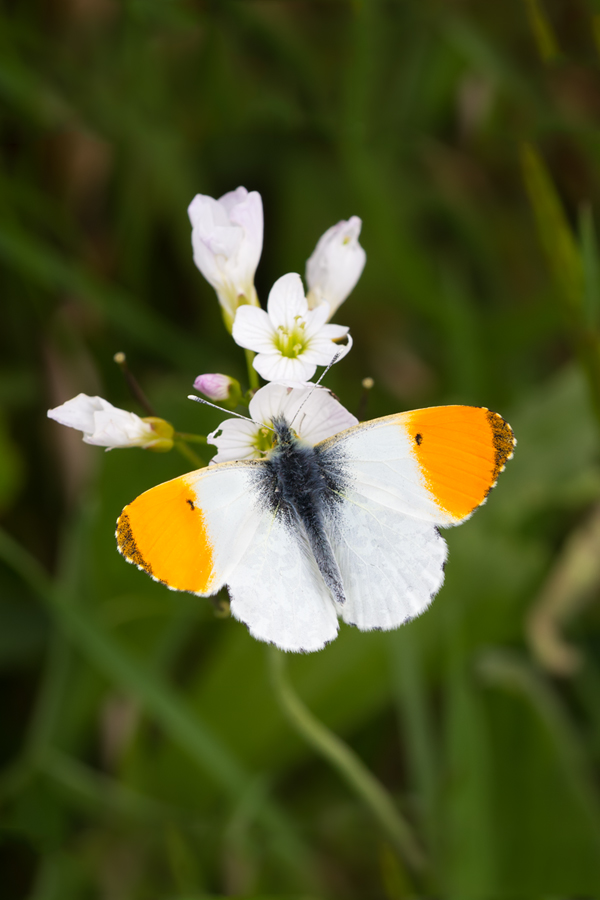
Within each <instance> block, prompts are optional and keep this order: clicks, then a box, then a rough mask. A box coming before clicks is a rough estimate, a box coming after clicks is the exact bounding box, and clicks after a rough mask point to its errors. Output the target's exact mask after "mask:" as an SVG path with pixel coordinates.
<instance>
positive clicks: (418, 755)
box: [388, 626, 439, 870]
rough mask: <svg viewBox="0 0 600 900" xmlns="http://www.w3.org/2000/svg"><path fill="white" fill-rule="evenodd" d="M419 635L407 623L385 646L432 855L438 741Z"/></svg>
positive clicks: (436, 826) (436, 817)
mask: <svg viewBox="0 0 600 900" xmlns="http://www.w3.org/2000/svg"><path fill="white" fill-rule="evenodd" d="M418 635H419V632H418V630H417V628H415V627H410V626H409V627H407V628H404V629H401V630H399V631H395V632H393V633H392V634H390V635H389V645H388V646H389V659H390V669H391V679H392V691H393V694H394V697H395V700H396V708H397V710H398V719H399V722H400V729H401V733H402V743H403V746H404V747H405V752H406V753H407V755H408V762H409V766H410V773H411V781H412V788H413V790H414V793H415V794H416V796H418V797H419V798H420V801H421V807H420V809H419V813H420V814H421V819H422V823H423V830H424V832H425V834H426V836H427V842H428V844H429V852H430V854H431V855H432V856H433V858H434V859H435V856H436V851H437V843H438V842H437V837H438V835H439V809H438V788H439V784H438V778H439V769H438V766H439V759H438V754H437V749H436V748H437V746H438V741H437V740H436V736H435V733H434V728H433V722H432V720H431V715H430V712H429V706H428V699H427V691H426V686H425V683H424V677H423V660H422V650H421V644H420V641H419V636H418ZM436 868H437V866H435V865H433V866H432V869H434V870H435V869H436Z"/></svg>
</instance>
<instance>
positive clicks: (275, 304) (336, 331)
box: [232, 273, 352, 381]
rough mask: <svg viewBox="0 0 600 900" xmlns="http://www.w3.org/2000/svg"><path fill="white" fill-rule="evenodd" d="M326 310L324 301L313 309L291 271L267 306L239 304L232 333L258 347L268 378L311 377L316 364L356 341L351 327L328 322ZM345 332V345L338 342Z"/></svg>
mask: <svg viewBox="0 0 600 900" xmlns="http://www.w3.org/2000/svg"><path fill="white" fill-rule="evenodd" d="M328 316H329V306H328V305H327V304H326V303H322V304H321V305H320V306H318V307H317V308H316V309H313V310H309V308H308V303H307V301H306V297H305V296H304V289H303V287H302V280H301V278H300V276H299V275H295V274H293V273H290V274H289V275H283V276H282V277H281V278H279V279H278V280H277V281H276V282H275V284H274V285H273V287H272V288H271V293H270V294H269V300H268V302H267V312H265V311H264V310H262V309H256V308H255V307H253V306H240V308H239V309H238V311H237V313H236V317H235V321H234V323H233V331H232V335H233V339H234V341H235V342H236V343H237V344H239V345H240V347H246V349H247V350H254V351H255V352H256V353H258V356H256V357H255V358H254V361H253V366H254V368H255V369H256V371H257V372H258V374H259V375H262V377H263V378H264V379H265V380H266V381H308V380H309V379H310V378H312V376H313V375H314V374H315V371H316V368H317V366H328V365H329V363H330V362H332V360H333V358H334V357H335V356H336V354H338V355H339V357H340V358H341V357H342V356H345V355H346V353H347V352H348V351H349V350H350V347H351V346H352V340H351V338H350V335H349V334H348V329H347V328H345V327H343V326H341V325H326V324H325V322H326V321H327V318H328ZM344 337H347V339H348V341H347V343H346V344H345V345H344V346H339V345H338V344H334V341H337V340H340V339H341V338H344Z"/></svg>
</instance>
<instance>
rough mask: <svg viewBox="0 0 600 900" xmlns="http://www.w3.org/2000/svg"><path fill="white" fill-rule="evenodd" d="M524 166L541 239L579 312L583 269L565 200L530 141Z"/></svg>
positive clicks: (573, 310) (570, 307) (572, 310)
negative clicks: (563, 204) (567, 214)
mask: <svg viewBox="0 0 600 900" xmlns="http://www.w3.org/2000/svg"><path fill="white" fill-rule="evenodd" d="M521 166H522V170H523V177H524V180H525V186H526V188H527V193H528V194H529V200H530V202H531V205H532V207H533V211H534V214H535V219H536V224H537V228H538V233H539V236H540V240H541V242H542V246H543V248H544V251H545V254H546V258H547V260H548V263H549V265H550V268H551V269H552V272H553V274H554V278H555V280H556V283H557V285H558V287H559V289H560V292H561V295H562V299H563V302H564V304H565V306H566V309H567V312H568V313H569V314H570V315H579V314H580V311H581V305H582V298H583V269H582V265H581V258H580V255H579V250H578V247H577V244H576V241H575V238H574V237H573V233H572V231H571V228H570V226H569V223H568V222H567V218H566V216H565V213H564V209H563V206H562V203H561V201H560V199H559V197H558V194H557V192H556V189H555V187H554V185H553V184H552V180H551V178H550V175H549V174H548V170H547V169H546V166H545V165H544V163H543V161H542V159H541V157H540V156H539V154H538V152H537V151H536V150H535V148H534V147H533V146H532V145H531V144H529V143H527V142H525V143H523V144H522V146H521ZM569 324H572V323H570V322H569Z"/></svg>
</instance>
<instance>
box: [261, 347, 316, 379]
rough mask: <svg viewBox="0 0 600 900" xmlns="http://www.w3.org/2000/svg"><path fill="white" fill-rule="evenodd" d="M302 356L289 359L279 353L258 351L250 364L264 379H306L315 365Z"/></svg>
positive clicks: (314, 368) (313, 370)
mask: <svg viewBox="0 0 600 900" xmlns="http://www.w3.org/2000/svg"><path fill="white" fill-rule="evenodd" d="M303 357H304V355H302V356H299V357H298V358H296V359H290V357H288V356H282V355H281V354H280V353H259V355H258V356H256V357H255V358H254V361H253V363H252V365H253V366H254V368H255V369H256V371H257V372H258V374H259V375H261V376H262V377H263V378H264V379H265V381H290V380H291V381H308V380H309V379H310V378H312V377H313V375H314V374H315V371H316V368H317V367H316V365H313V364H311V363H310V362H306V361H305V360H304V358H303Z"/></svg>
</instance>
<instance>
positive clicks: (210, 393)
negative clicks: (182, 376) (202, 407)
mask: <svg viewBox="0 0 600 900" xmlns="http://www.w3.org/2000/svg"><path fill="white" fill-rule="evenodd" d="M194 387H195V388H196V390H197V391H200V393H201V394H204V396H205V397H208V399H209V400H214V401H217V402H218V401H221V402H223V401H224V400H236V402H237V401H238V400H239V398H240V397H241V395H242V389H241V387H240V384H239V382H238V381H236V379H235V378H230V377H229V375H219V374H218V373H214V374H212V373H211V374H206V375H198V377H197V378H196V380H195V381H194Z"/></svg>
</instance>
